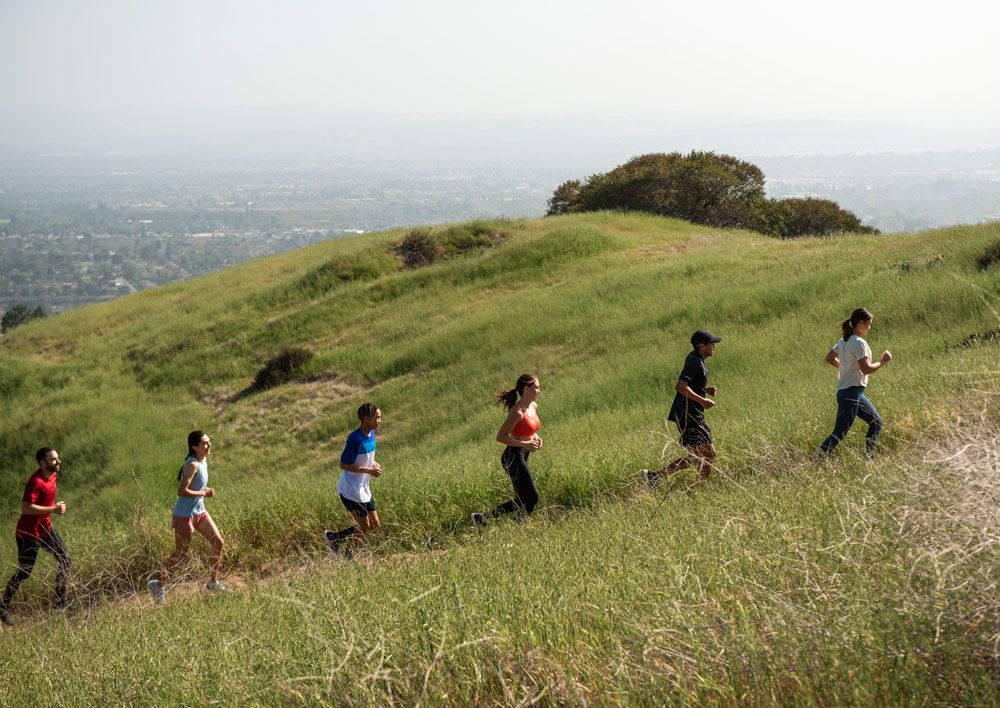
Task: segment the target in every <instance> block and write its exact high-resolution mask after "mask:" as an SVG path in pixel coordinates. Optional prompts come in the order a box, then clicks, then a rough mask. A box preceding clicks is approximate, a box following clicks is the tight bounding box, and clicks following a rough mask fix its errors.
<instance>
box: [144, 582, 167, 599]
mask: <svg viewBox="0 0 1000 708" xmlns="http://www.w3.org/2000/svg"><path fill="white" fill-rule="evenodd" d="M146 587H148V588H149V594H150V595H152V596H153V602H155V603H156V604H157V605H162V604H164V603H166V601H167V591H166V590H164V589H163V586H162V585H160V581H159V580H150V581H149V582H148V583H146Z"/></svg>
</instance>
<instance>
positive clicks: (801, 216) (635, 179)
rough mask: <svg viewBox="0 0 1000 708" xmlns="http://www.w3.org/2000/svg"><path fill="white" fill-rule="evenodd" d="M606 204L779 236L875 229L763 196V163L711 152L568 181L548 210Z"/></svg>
mask: <svg viewBox="0 0 1000 708" xmlns="http://www.w3.org/2000/svg"><path fill="white" fill-rule="evenodd" d="M602 209H612V210H623V211H645V212H649V213H651V214H660V215H662V216H673V217H676V218H678V219H684V220H686V221H690V222H693V223H695V224H707V225H709V226H719V227H724V228H736V227H739V228H747V229H755V230H757V231H761V232H762V233H766V234H771V235H774V236H779V237H781V238H788V237H792V236H802V235H805V234H814V235H824V234H828V233H832V232H834V231H855V232H861V233H878V231H877V230H876V229H872V228H870V227H867V226H863V225H862V224H861V221H860V220H859V219H858V218H857V217H856V216H855V215H854V214H852V213H851V212H849V211H846V210H844V209H841V208H840V207H839V206H837V204H836V202H831V201H829V200H826V199H781V200H773V199H772V200H769V199H766V198H765V196H764V173H763V172H761V171H760V168H758V167H757V166H756V165H753V164H751V163H749V162H745V161H744V160H740V159H738V158H735V157H732V156H730V155H717V154H716V153H714V152H691V153H688V154H687V155H682V154H681V153H678V152H672V153H670V154H664V153H652V154H649V155H640V156H639V157H634V158H632V159H631V160H629V161H628V162H626V163H625V164H624V165H619V166H618V167H616V168H615V169H613V170H611V171H610V172H607V173H605V174H596V175H593V176H591V177H589V178H587V181H586V182H585V183H581V182H580V181H578V180H569V181H567V182H563V183H562V184H560V185H559V186H558V187H557V188H556V190H555V192H554V193H553V194H552V197H551V198H550V199H549V210H548V215H550V216H551V215H555V214H569V213H576V212H585V211H599V210H602Z"/></svg>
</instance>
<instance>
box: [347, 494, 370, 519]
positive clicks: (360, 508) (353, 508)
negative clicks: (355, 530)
mask: <svg viewBox="0 0 1000 708" xmlns="http://www.w3.org/2000/svg"><path fill="white" fill-rule="evenodd" d="M340 501H341V502H342V503H343V505H344V508H345V509H347V510H348V511H350V512H352V513H355V514H357V515H358V516H360V517H361V518H362V519H363V518H365V517H366V516H368V513H369V512H372V511H375V499H371V500H369V501H366V502H359V501H354V500H353V499H348V498H347V497H345V496H344V495H343V494H341V495H340Z"/></svg>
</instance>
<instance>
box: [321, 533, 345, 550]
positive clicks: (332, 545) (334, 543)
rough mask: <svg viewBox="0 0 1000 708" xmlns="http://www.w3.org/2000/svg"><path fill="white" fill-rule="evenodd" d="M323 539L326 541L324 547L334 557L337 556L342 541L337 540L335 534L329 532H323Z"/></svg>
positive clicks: (340, 539)
mask: <svg viewBox="0 0 1000 708" xmlns="http://www.w3.org/2000/svg"><path fill="white" fill-rule="evenodd" d="M323 538H325V539H326V547H327V548H328V549H330V553H332V554H333V555H335V556H339V555H340V544H342V543H343V542H344V539H342V538H339V537H338V536H337V534H335V533H334V532H333V531H329V530H327V531H324V532H323Z"/></svg>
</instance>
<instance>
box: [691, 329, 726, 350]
mask: <svg viewBox="0 0 1000 708" xmlns="http://www.w3.org/2000/svg"><path fill="white" fill-rule="evenodd" d="M721 341H722V337H716V336H715V335H714V334H712V333H711V332H709V331H708V330H704V329H699V330H698V331H697V332H695V333H694V334H692V335H691V346H693V347H695V348H697V347H698V345H699V344H718V343H719V342H721Z"/></svg>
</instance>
